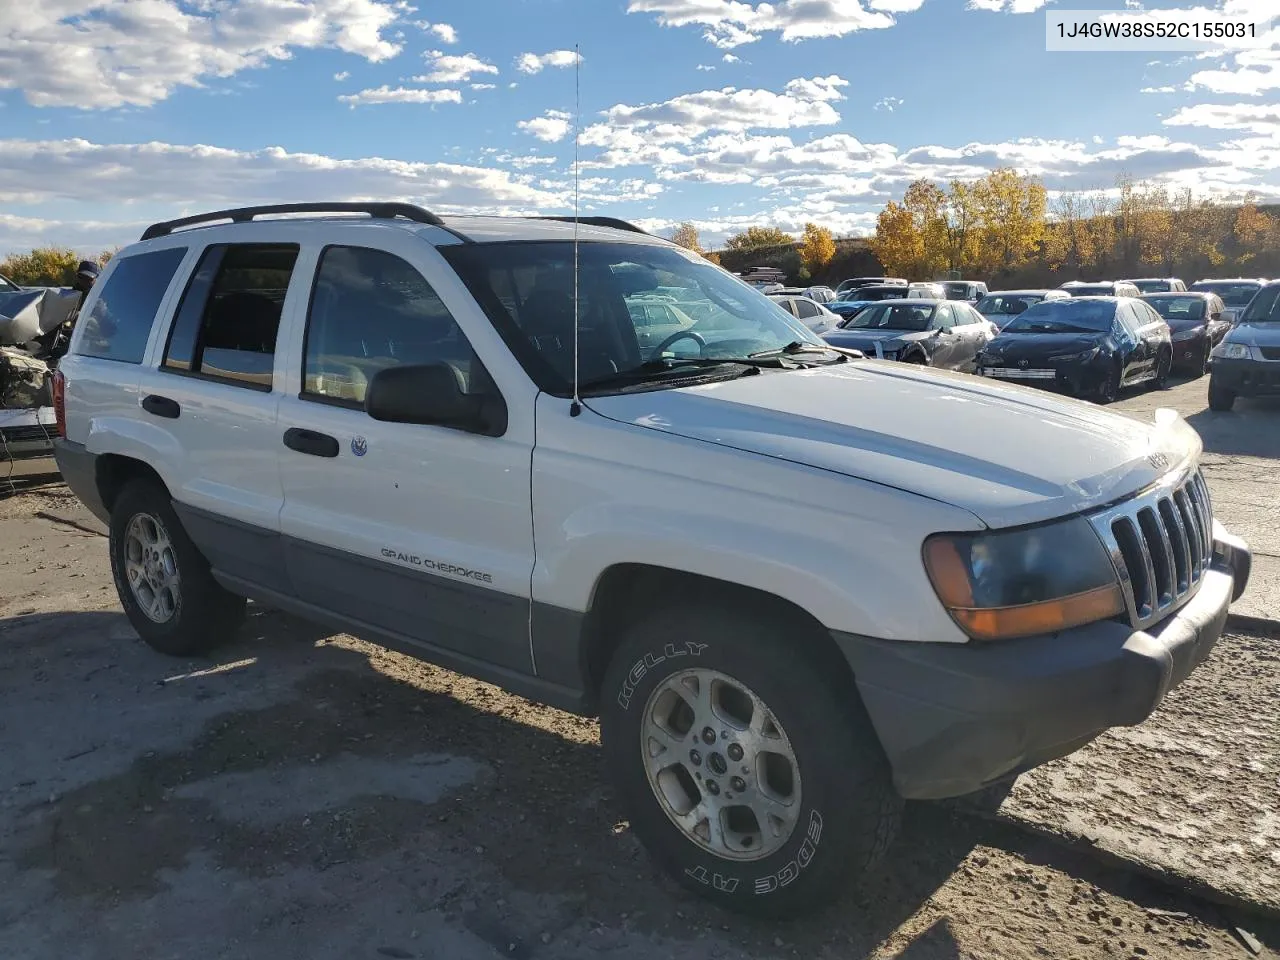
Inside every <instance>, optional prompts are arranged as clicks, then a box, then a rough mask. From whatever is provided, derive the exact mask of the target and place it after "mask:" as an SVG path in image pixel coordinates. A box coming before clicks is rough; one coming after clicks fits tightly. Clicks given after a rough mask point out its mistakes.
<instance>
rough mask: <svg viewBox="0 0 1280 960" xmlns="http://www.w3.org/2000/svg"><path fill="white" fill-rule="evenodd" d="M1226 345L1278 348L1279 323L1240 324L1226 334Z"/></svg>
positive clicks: (1279, 342)
mask: <svg viewBox="0 0 1280 960" xmlns="http://www.w3.org/2000/svg"><path fill="white" fill-rule="evenodd" d="M1227 342H1228V343H1245V344H1248V345H1249V346H1251V347H1280V323H1276V322H1274V321H1270V322H1267V323H1241V324H1238V325H1237V326H1235V327H1232V329H1231V332H1230V333H1228V334H1227Z"/></svg>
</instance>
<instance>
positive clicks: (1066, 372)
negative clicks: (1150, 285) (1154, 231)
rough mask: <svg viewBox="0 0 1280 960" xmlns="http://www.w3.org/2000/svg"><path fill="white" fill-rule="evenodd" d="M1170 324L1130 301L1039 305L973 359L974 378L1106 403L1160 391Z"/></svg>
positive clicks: (1169, 357)
mask: <svg viewBox="0 0 1280 960" xmlns="http://www.w3.org/2000/svg"><path fill="white" fill-rule="evenodd" d="M1172 365H1173V342H1172V338H1171V337H1170V334H1169V325H1168V324H1167V323H1166V322H1165V321H1164V319H1163V318H1162V317H1161V316H1160V314H1158V313H1156V311H1155V310H1154V309H1152V308H1151V306H1150V305H1149V304H1147V303H1146V302H1145V301H1143V300H1139V299H1136V298H1133V297H1072V298H1071V299H1069V300H1045V301H1043V302H1041V303H1037V304H1036V305H1035V306H1033V307H1030V308H1028V309H1027V310H1026V311H1024V312H1023V313H1020V314H1019V315H1018V316H1016V317H1014V318H1013V319H1012V320H1010V321H1009V323H1008V324H1006V325H1005V326H1004V327H1003V328H1002V329H1001V331H1000V335H999V336H998V337H996V338H995V339H994V340H992V341H991V343H990V344H989V345H988V346H987V348H986V350H984V351H983V353H982V355H981V356H980V357H979V358H978V372H979V373H981V374H982V375H983V376H987V377H996V378H999V379H1001V380H1008V381H1011V382H1014V383H1024V384H1028V385H1034V386H1039V387H1048V388H1052V389H1057V390H1061V391H1064V392H1066V393H1069V394H1072V395H1073V396H1077V397H1093V398H1095V399H1097V400H1099V401H1101V402H1102V403H1110V402H1111V401H1112V400H1114V399H1115V398H1116V396H1117V395H1118V394H1119V393H1120V389H1121V388H1122V387H1128V386H1133V385H1134V384H1138V383H1153V384H1155V386H1157V387H1159V388H1162V389H1163V388H1164V387H1165V386H1166V385H1167V384H1168V382H1169V370H1170V368H1171V367H1172Z"/></svg>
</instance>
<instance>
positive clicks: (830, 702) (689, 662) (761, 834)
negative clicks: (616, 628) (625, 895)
mask: <svg viewBox="0 0 1280 960" xmlns="http://www.w3.org/2000/svg"><path fill="white" fill-rule="evenodd" d="M818 639H820V638H814V642H817V641H818ZM796 640H797V638H796V635H795V629H794V627H793V626H792V625H791V624H787V623H783V622H780V621H777V620H771V619H770V618H769V617H767V616H765V617H758V616H751V615H748V614H746V613H739V612H731V611H728V610H723V609H707V608H699V607H685V608H681V609H678V610H669V611H662V612H659V613H656V614H654V615H653V616H651V617H650V618H648V619H646V620H644V621H642V622H640V623H638V624H636V625H635V626H634V627H632V628H631V630H630V631H629V632H628V634H627V636H626V637H625V638H624V640H623V642H622V644H621V646H620V647H619V649H618V651H617V653H616V654H615V656H614V658H613V661H612V663H611V664H610V667H609V669H608V671H607V674H606V676H605V680H604V684H603V689H602V707H601V717H600V727H601V740H602V742H603V745H604V752H605V757H606V760H607V762H608V765H609V769H610V773H611V776H612V780H613V782H614V784H615V787H616V789H617V793H618V797H619V800H620V801H621V802H622V803H623V804H624V805H625V806H626V807H627V808H628V809H627V813H628V815H629V818H630V821H631V825H632V828H633V829H634V830H635V832H636V835H637V836H638V837H639V838H640V840H641V841H642V842H643V843H644V845H645V846H646V848H647V849H648V850H649V852H650V853H651V854H652V856H653V857H654V859H655V860H657V861H658V863H660V864H661V865H662V866H663V868H664V869H665V870H666V871H667V872H668V873H670V874H671V875H672V876H673V877H674V878H675V879H676V880H677V881H679V882H680V883H681V884H683V885H684V886H686V887H688V888H689V889H691V890H693V891H695V892H697V893H698V894H700V895H702V896H704V897H706V898H707V899H710V900H712V901H714V902H717V903H719V904H720V905H721V906H724V907H726V908H728V909H731V910H737V911H742V912H751V913H753V914H756V915H769V916H774V917H790V916H796V915H799V914H801V913H805V912H808V911H810V910H812V909H815V908H817V907H819V906H821V905H822V904H824V903H826V902H829V901H830V900H831V899H833V898H834V897H835V896H837V895H838V894H839V893H840V892H841V891H842V890H843V889H844V888H845V887H846V886H847V885H848V884H849V883H850V882H852V881H854V880H855V879H857V878H859V877H861V876H862V875H864V874H865V873H866V872H868V871H869V870H870V869H871V868H872V867H873V866H874V865H875V864H876V863H877V861H879V859H880V858H881V857H882V856H883V854H884V852H885V850H886V849H887V847H888V846H889V843H890V842H891V841H892V839H893V837H894V836H895V835H896V833H897V829H898V823H899V818H900V812H901V800H900V798H899V797H898V795H897V793H896V791H895V790H894V789H893V785H892V782H891V778H890V771H889V766H888V762H887V761H886V759H885V757H884V754H883V752H882V751H881V749H880V744H879V740H878V738H877V736H876V734H875V731H874V729H873V728H872V726H871V722H870V720H869V718H868V717H867V715H866V712H865V710H864V709H863V708H862V705H861V702H860V701H859V700H858V697H857V692H856V690H854V689H852V688H845V687H844V686H843V685H839V684H837V683H836V682H835V681H834V680H833V679H832V676H831V671H830V670H826V671H824V670H821V669H819V668H818V667H816V666H815V665H814V664H813V663H811V662H810V661H809V660H808V659H806V658H805V657H803V656H797V655H796V648H795V643H796Z"/></svg>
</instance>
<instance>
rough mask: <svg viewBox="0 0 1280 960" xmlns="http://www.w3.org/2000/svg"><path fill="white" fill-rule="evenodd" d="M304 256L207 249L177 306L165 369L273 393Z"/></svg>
mask: <svg viewBox="0 0 1280 960" xmlns="http://www.w3.org/2000/svg"><path fill="white" fill-rule="evenodd" d="M297 259H298V247H297V245H296V244H263V243H251V244H217V245H215V246H211V247H209V248H208V249H206V250H205V252H204V255H203V256H202V257H201V258H200V263H199V265H198V266H197V267H196V271H195V273H194V274H192V276H191V281H190V283H188V284H187V289H186V292H185V293H183V295H182V303H181V304H180V305H179V306H178V315H177V318H176V319H175V320H174V322H173V329H172V330H171V331H170V333H169V344H168V347H167V348H166V350H165V357H164V369H166V370H169V371H171V372H174V373H187V374H194V375H198V376H202V377H207V378H210V379H213V380H219V381H222V382H225V383H232V384H235V385H237V386H245V387H251V388H254V389H257V390H270V389H271V385H272V370H273V368H274V366H275V353H276V334H277V333H278V332H279V329H280V315H281V313H282V312H283V310H284V298H285V294H286V293H287V292H288V290H289V280H290V278H291V277H292V276H293V266H294V263H295V262H296V261H297Z"/></svg>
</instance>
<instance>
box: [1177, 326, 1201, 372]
mask: <svg viewBox="0 0 1280 960" xmlns="http://www.w3.org/2000/svg"><path fill="white" fill-rule="evenodd" d="M1208 349H1209V335H1208V334H1207V333H1204V334H1197V335H1196V336H1194V337H1188V338H1187V339H1186V340H1174V341H1173V369H1175V370H1192V371H1198V370H1199V369H1200V368H1201V367H1202V366H1203V365H1204V355H1205V351H1206V350H1208Z"/></svg>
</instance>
